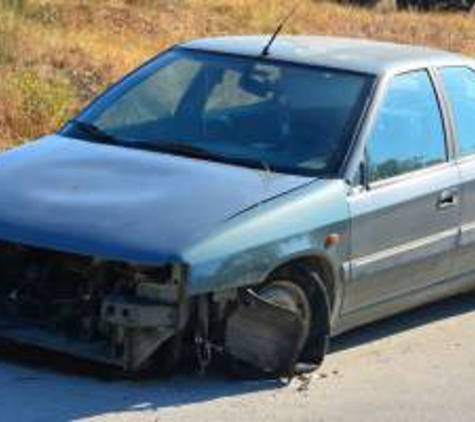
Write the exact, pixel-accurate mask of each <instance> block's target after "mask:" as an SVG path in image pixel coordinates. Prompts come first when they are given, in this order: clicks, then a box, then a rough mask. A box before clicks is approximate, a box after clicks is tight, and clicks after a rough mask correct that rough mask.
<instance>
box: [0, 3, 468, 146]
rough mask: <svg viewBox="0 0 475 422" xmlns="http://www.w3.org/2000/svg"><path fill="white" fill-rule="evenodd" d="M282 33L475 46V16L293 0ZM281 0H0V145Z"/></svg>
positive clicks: (53, 122) (242, 25)
mask: <svg viewBox="0 0 475 422" xmlns="http://www.w3.org/2000/svg"><path fill="white" fill-rule="evenodd" d="M299 1H301V2H302V3H303V4H302V6H301V7H300V9H299V10H298V12H297V14H296V16H295V17H294V18H293V19H292V21H291V22H290V23H289V25H288V26H287V28H286V32H290V33H319V34H337V35H346V36H352V37H369V38H374V39H380V40H394V41H400V42H406V43H417V44H425V45H430V46H437V47H441V48H446V49H449V50H453V51H457V52H462V53H465V54H468V55H470V54H471V55H475V17H474V16H471V15H464V14H455V13H453V14H448V13H426V14H422V13H416V12H410V11H409V12H396V11H393V10H391V7H390V6H387V7H384V6H383V7H379V8H378V9H377V10H369V9H362V8H356V7H349V6H344V5H338V4H334V3H325V2H320V1H315V0H313V1H312V0H299ZM291 5H292V1H284V0H280V1H278V0H63V1H61V0H0V148H6V147H9V146H11V145H14V144H17V143H19V142H22V141H23V140H25V139H30V138H34V137H36V136H39V135H41V134H44V133H48V132H51V131H54V130H55V129H56V128H57V127H58V126H59V125H60V124H61V123H62V122H64V121H65V120H66V119H67V118H68V117H70V116H71V115H72V113H74V111H75V110H77V109H78V108H80V107H81V106H82V105H84V104H85V103H86V102H87V101H89V100H90V99H91V98H92V97H93V96H94V95H95V94H96V93H98V92H99V91H100V90H101V89H103V88H104V87H106V86H107V85H108V84H109V83H111V82H112V81H113V80H114V79H116V78H118V77H119V76H120V75H122V74H124V73H125V72H127V71H128V70H130V69H132V68H133V67H135V66H136V65H138V64H139V63H141V62H142V61H144V60H145V59H146V58H147V57H149V56H151V55H153V54H155V53H156V52H157V51H159V50H160V49H162V48H164V47H165V46H167V45H170V44H173V43H176V42H178V41H182V40H186V39H190V38H193V37H197V36H203V35H215V34H227V33H257V32H269V31H272V30H273V29H274V28H275V26H276V23H277V22H278V21H279V19H280V18H281V17H282V16H283V15H285V13H286V12H287V11H288V9H289V8H290V6H291Z"/></svg>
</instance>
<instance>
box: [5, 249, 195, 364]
mask: <svg viewBox="0 0 475 422" xmlns="http://www.w3.org/2000/svg"><path fill="white" fill-rule="evenodd" d="M187 273H188V270H187V267H186V265H184V264H170V265H167V266H166V268H165V267H164V268H157V269H155V268H151V267H143V266H138V265H131V264H124V263H116V262H102V261H100V260H97V259H94V258H87V257H83V256H76V255H72V254H67V253H62V252H55V251H49V250H44V249H38V248H32V247H26V246H21V245H16V244H9V243H6V242H2V243H0V336H2V337H4V338H7V339H10V340H14V341H16V342H20V343H25V344H31V345H35V346H39V347H42V348H47V349H52V350H55V351H59V352H64V353H67V354H70V355H73V356H77V357H82V358H86V359H89V360H93V361H98V362H104V363H107V364H110V365H114V366H120V367H121V368H123V369H124V370H125V371H126V372H138V371H141V370H142V369H144V368H146V367H147V365H148V364H149V362H150V360H151V358H152V357H153V355H154V354H155V353H156V351H157V350H158V349H160V348H161V347H162V345H163V344H164V343H166V342H167V341H169V340H170V339H171V338H172V337H173V336H176V335H177V333H180V332H181V331H182V330H183V329H184V328H185V326H186V324H187V321H188V315H189V300H188V298H187V295H186V284H187Z"/></svg>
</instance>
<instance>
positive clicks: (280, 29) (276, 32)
mask: <svg viewBox="0 0 475 422" xmlns="http://www.w3.org/2000/svg"><path fill="white" fill-rule="evenodd" d="M299 6H300V4H299V3H297V4H296V5H295V6H294V7H293V8H292V10H291V11H290V12H289V13H288V14H287V16H285V17H284V19H283V20H282V22H280V24H279V26H278V27H277V28H276V30H275V31H274V33H273V34H272V36H271V37H270V40H269V42H268V43H267V44H266V46H265V47H264V48H263V49H262V52H261V56H262V57H267V56H268V55H269V50H270V48H271V47H272V44H274V41H275V39H276V38H277V36H278V35H279V34H280V32H281V31H282V29H283V28H284V26H285V24H286V23H287V22H288V21H289V19H290V18H291V17H292V16H293V15H294V14H295V12H296V11H297V9H298V7H299Z"/></svg>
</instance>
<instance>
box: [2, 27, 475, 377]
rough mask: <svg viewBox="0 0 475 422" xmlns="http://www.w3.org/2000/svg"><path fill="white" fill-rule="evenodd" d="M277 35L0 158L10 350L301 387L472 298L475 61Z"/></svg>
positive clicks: (231, 50) (136, 86) (205, 48)
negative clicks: (423, 317) (346, 343)
mask: <svg viewBox="0 0 475 422" xmlns="http://www.w3.org/2000/svg"><path fill="white" fill-rule="evenodd" d="M267 38H268V37H260V36H243V37H224V38H213V39H203V40H197V41H192V42H189V43H186V44H182V45H178V46H175V47H173V48H171V49H169V50H167V51H165V52H163V53H161V54H159V55H158V56H157V57H155V58H153V59H152V60H150V61H149V62H148V63H146V64H145V65H143V66H142V67H140V68H139V69H137V70H136V71H134V72H133V73H131V74H130V75H128V76H127V77H125V78H124V79H123V80H122V81H120V82H118V83H117V84H115V85H114V86H112V87H111V88H110V89H108V90H107V91H106V92H105V93H104V94H103V95H101V96H100V97H99V98H97V99H96V100H95V101H93V102H92V104H90V105H89V106H88V107H87V108H86V109H85V110H84V111H82V112H81V113H80V114H79V115H78V116H77V117H75V118H74V119H73V120H71V121H70V122H68V123H67V124H66V125H65V127H63V128H62V129H61V130H60V131H59V132H58V133H57V134H56V135H52V136H46V137H43V138H41V139H38V140H36V141H34V142H30V143H27V144H25V145H24V146H22V147H19V148H16V149H14V150H11V151H8V152H5V153H3V154H2V155H1V156H0V180H2V184H1V185H0V239H1V242H0V277H1V279H0V280H1V281H0V335H1V336H3V337H5V338H8V339H11V340H14V341H16V342H20V343H26V344H33V345H36V346H40V347H43V348H47V349H53V350H56V351H60V352H65V353H68V354H72V355H75V356H79V357H83V358H86V359H90V360H94V361H100V362H105V363H107V364H111V365H115V366H120V367H121V368H123V369H124V370H125V371H127V372H132V373H137V372H141V371H143V370H146V369H147V368H152V367H153V368H158V369H167V370H169V369H172V368H174V367H175V366H176V365H177V364H178V363H179V362H180V360H181V359H182V358H183V356H185V355H191V356H193V357H194V359H195V361H196V363H197V365H199V367H200V368H201V369H206V368H207V367H208V365H209V364H210V363H212V362H213V361H214V360H222V359H225V360H226V362H227V363H226V365H227V366H230V367H233V368H235V369H237V370H240V369H242V368H248V369H249V368H252V370H256V371H259V372H261V373H265V374H270V375H278V376H280V375H285V376H289V375H292V374H294V373H295V372H296V371H303V370H312V369H315V368H316V367H318V365H319V364H320V363H321V362H322V359H323V357H324V355H325V352H326V349H327V345H328V339H329V338H330V337H331V336H335V335H338V334H340V333H342V332H344V331H346V330H349V329H351V328H354V327H356V326H359V325H361V324H364V323H367V322H369V321H373V320H376V319H378V318H381V317H383V316H388V315H391V314H394V313H396V312H399V311H402V310H404V309H408V308H411V307H414V306H416V305H420V304H423V303H426V302H428V301H431V300H435V299H438V298H441V297H443V296H447V295H449V294H455V293H459V292H461V291H464V290H467V289H470V288H473V287H474V285H475V283H474V282H473V277H470V274H471V273H473V270H475V267H474V264H473V259H471V256H472V254H473V252H474V249H475V246H474V245H475V243H474V239H475V237H474V235H473V229H474V227H475V226H474V223H473V221H475V220H474V219H475V214H474V211H473V210H475V207H474V206H473V205H474V203H475V196H474V195H473V192H474V190H473V186H475V172H474V171H473V164H472V163H471V160H470V148H472V151H473V145H474V143H473V141H472V142H471V143H470V145H472V147H470V146H468V147H467V148H468V153H465V152H466V151H465V150H464V147H463V145H462V146H461V145H460V143H462V141H463V137H464V136H466V137H468V138H469V137H470V135H471V136H472V137H473V135H475V133H473V130H472V131H471V132H470V130H471V129H467V127H465V126H463V123H461V122H462V121H463V119H464V118H465V119H466V117H465V116H466V115H474V114H473V112H474V110H475V105H474V104H475V102H474V98H475V97H474V92H475V76H474V71H473V63H472V62H471V61H469V60H465V59H463V58H461V57H459V56H456V55H452V54H449V53H444V52H440V51H435V50H430V49H424V48H417V47H409V46H402V45H394V44H386V43H377V42H370V41H364V40H348V39H342V38H330V37H289V36H283V37H280V38H279V39H277V40H275V42H274V43H273V45H272V46H268V48H267V49H266V50H265V51H264V52H265V54H263V50H262V49H263V48H264V47H265V46H266V43H267ZM457 72H462V73H463V75H464V79H463V80H462V79H460V78H459V77H458V74H457V75H456V76H454V75H453V73H457ZM460 84H462V85H463V86H462V85H460ZM464 96H465V97H464ZM462 109H463V110H462ZM461 110H462V111H461ZM464 113H465V114H464ZM467 113H468V114H467ZM470 113H472V114H470ZM459 117H460V118H459ZM460 128H461V129H460ZM470 128H471V126H470ZM472 156H473V155H472ZM460 157H465V158H464V160H461V158H460ZM472 185H473V186H472ZM462 191H463V193H464V194H463V195H461V193H462ZM462 200H463V201H462Z"/></svg>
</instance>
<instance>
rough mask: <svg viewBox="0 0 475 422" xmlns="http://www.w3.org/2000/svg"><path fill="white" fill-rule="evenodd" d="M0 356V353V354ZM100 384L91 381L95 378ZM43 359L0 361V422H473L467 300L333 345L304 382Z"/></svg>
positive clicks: (473, 336) (470, 301) (10, 352)
mask: <svg viewBox="0 0 475 422" xmlns="http://www.w3.org/2000/svg"><path fill="white" fill-rule="evenodd" d="M0 347H1V346H0ZM99 375H100V376H99ZM99 375H98V373H97V368H95V367H92V368H91V367H89V366H87V365H82V364H78V363H77V362H72V361H70V360H68V359H63V358H60V357H58V356H56V355H51V354H49V353H37V352H33V351H31V350H24V349H17V348H7V349H6V350H5V349H4V350H3V351H2V352H1V353H0V421H2V422H3V421H6V422H9V421H15V422H22V421H28V422H29V421H45V422H55V421H68V420H90V421H97V422H103V421H114V422H116V421H119V422H120V421H126V422H135V421H154V422H155V421H180V422H186V421H192V422H201V421H206V422H209V421H219V422H234V421H246V422H260V421H272V422H279V421H286V422H287V421H299V422H304V421H309V422H320V421H335V422H339V421H351V422H355V421H365V422H372V421H377V422H398V421H401V422H409V421H411V422H412V421H417V422H424V421H430V422H432V421H444V422H457V421H467V422H473V421H475V391H474V390H475V296H464V297H459V298H454V299H450V300H448V301H445V302H441V303H438V304H435V305H431V306H429V307H426V308H422V309H419V310H416V311H413V312H410V313H406V314H403V315H401V316H398V317H395V318H392V319H390V320H387V321H384V322H381V323H378V324H375V325H372V326H369V327H365V328H363V329H360V330H358V331H355V332H352V333H350V334H348V335H345V336H343V337H341V338H340V339H337V341H335V343H334V348H333V351H332V353H331V354H330V355H329V356H328V358H327V360H326V362H325V365H324V366H323V367H322V368H321V370H319V371H318V372H317V373H316V374H314V375H313V376H312V377H311V378H309V379H296V380H294V381H293V382H292V383H291V384H290V385H283V384H282V383H280V382H277V381H268V382H263V381H260V382H236V381H229V380H226V379H224V378H222V377H220V376H219V375H208V376H206V377H204V378H203V377H199V376H197V375H193V374H180V375H177V376H175V377H174V378H172V379H171V380H166V381H165V380H161V381H160V380H155V381H147V382H142V383H137V382H128V381H123V380H114V379H104V378H103V374H99Z"/></svg>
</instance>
